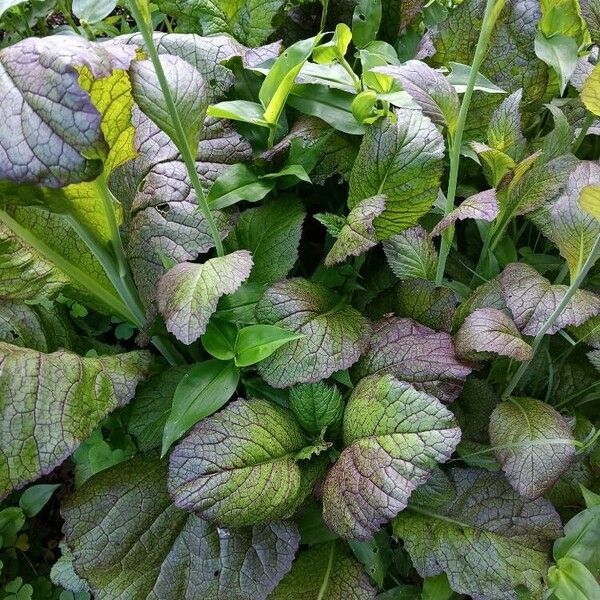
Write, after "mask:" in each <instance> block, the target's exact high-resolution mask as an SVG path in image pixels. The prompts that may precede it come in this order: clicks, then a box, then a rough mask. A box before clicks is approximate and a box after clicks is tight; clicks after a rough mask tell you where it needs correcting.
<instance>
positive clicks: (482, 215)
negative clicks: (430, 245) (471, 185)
mask: <svg viewBox="0 0 600 600" xmlns="http://www.w3.org/2000/svg"><path fill="white" fill-rule="evenodd" d="M497 216H498V202H497V200H496V190H493V189H492V190H486V191H484V192H479V193H478V194H473V195H472V196H469V197H468V198H466V199H465V200H463V201H462V202H461V203H460V206H458V208H455V209H454V210H453V211H451V212H450V213H448V214H447V215H446V216H445V217H444V218H443V219H442V220H441V221H440V222H439V223H438V224H437V225H436V226H435V227H434V228H433V230H432V231H431V236H432V237H435V236H436V235H440V234H441V233H442V231H445V230H446V229H448V227H452V226H453V225H454V224H455V223H456V221H462V220H464V219H478V220H479V221H488V222H489V221H493V220H494V219H495V218H496V217H497Z"/></svg>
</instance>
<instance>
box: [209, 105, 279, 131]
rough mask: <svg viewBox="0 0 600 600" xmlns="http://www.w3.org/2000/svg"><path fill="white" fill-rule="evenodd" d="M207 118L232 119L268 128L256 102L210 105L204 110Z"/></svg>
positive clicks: (262, 111) (262, 112)
mask: <svg viewBox="0 0 600 600" xmlns="http://www.w3.org/2000/svg"><path fill="white" fill-rule="evenodd" d="M206 114H207V115H208V116H209V117H217V118H219V119H232V120H233V121H242V122H243V123H250V124H252V125H259V126H261V127H268V126H269V123H268V122H267V121H266V120H265V118H264V110H263V107H262V106H261V105H260V104H258V102H250V101H249V100H228V101H226V102H219V103H218V104H212V105H211V106H209V107H208V109H207V110H206Z"/></svg>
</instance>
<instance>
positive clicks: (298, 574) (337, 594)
mask: <svg viewBox="0 0 600 600" xmlns="http://www.w3.org/2000/svg"><path fill="white" fill-rule="evenodd" d="M375 594H376V590H375V588H374V587H373V586H372V585H371V583H370V581H369V577H368V576H367V574H366V573H365V570H364V568H363V566H362V565H361V564H360V563H359V562H358V561H357V560H356V559H355V558H354V557H353V556H352V555H351V554H350V552H349V551H348V549H347V548H346V547H345V546H343V545H342V544H341V543H340V542H339V541H335V540H334V541H332V542H329V543H326V544H318V545H316V546H312V547H311V548H308V549H307V550H304V551H303V552H301V553H300V554H299V555H298V558H297V559H296V560H295V561H294V564H293V566H292V570H291V571H290V572H289V573H288V574H287V575H286V576H285V577H284V578H283V580H282V582H281V583H280V584H279V585H278V586H277V588H276V589H275V591H274V592H273V593H272V594H271V595H270V596H269V600H315V598H318V599H319V600H374V599H375Z"/></svg>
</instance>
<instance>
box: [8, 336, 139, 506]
mask: <svg viewBox="0 0 600 600" xmlns="http://www.w3.org/2000/svg"><path fill="white" fill-rule="evenodd" d="M149 361H150V356H149V355H148V354H146V353H145V352H129V353H127V354H115V355H112V356H100V357H98V358H82V357H80V356H77V355H76V354H73V353H71V352H66V351H62V350H61V351H58V352H54V353H52V354H44V353H42V352H38V351H36V350H29V349H28V348H20V347H18V346H13V345H11V344H6V343H4V342H0V398H2V399H3V401H2V402H1V403H0V417H1V419H0V446H1V447H2V453H1V454H0V497H4V496H6V494H7V493H8V492H10V491H11V489H14V488H20V487H22V486H23V485H24V484H25V483H27V482H29V481H33V480H34V479H37V478H38V477H39V476H40V475H44V474H47V473H49V472H50V471H52V469H54V468H55V467H56V466H58V465H59V464H61V463H62V462H63V461H64V460H65V459H66V458H67V457H68V456H69V455H70V454H71V453H72V452H73V451H74V450H75V449H76V448H77V446H79V444H80V443H81V442H82V441H83V440H85V439H86V438H87V437H88V436H89V435H90V434H91V433H92V431H93V430H94V429H95V428H96V427H97V425H98V423H99V422H100V420H101V419H102V418H103V417H105V416H106V415H107V414H108V413H109V412H110V411H112V410H114V409H115V408H117V407H118V406H122V405H124V404H126V403H127V402H129V400H131V399H132V398H133V395H134V393H135V387H136V385H137V384H138V382H139V381H140V380H142V379H143V378H144V377H145V376H146V374H147V372H148V366H149Z"/></svg>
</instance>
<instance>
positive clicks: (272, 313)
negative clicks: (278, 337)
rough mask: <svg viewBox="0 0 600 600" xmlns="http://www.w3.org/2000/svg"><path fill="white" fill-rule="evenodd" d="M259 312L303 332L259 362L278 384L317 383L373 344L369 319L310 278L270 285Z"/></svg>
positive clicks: (271, 381)
mask: <svg viewBox="0 0 600 600" xmlns="http://www.w3.org/2000/svg"><path fill="white" fill-rule="evenodd" d="M256 316H257V318H258V321H259V322H260V323H266V324H270V325H277V326H279V327H283V328H284V329H289V330H291V331H294V332H295V333H299V334H303V335H304V337H303V338H301V339H298V340H295V341H293V342H290V343H289V344H286V345H285V346H283V347H281V348H279V349H278V350H276V351H275V352H274V353H273V354H272V355H271V356H270V357H269V358H266V359H265V360H263V361H262V362H260V363H259V364H258V372H259V374H260V375H261V376H262V377H263V378H264V379H265V381H266V382H267V383H268V384H269V385H272V386H273V387H276V388H282V387H289V386H291V385H294V384H295V383H314V382H317V381H320V380H321V379H325V378H327V377H329V376H330V375H331V374H332V373H335V372H336V371H341V370H343V369H347V368H349V367H351V366H352V365H353V364H354V363H355V362H356V361H357V360H358V359H359V358H360V356H361V355H362V354H363V353H364V352H365V351H366V349H367V347H368V344H369V336H370V334H371V325H370V323H369V321H368V320H367V319H365V317H363V316H362V315H361V314H360V313H359V312H358V311H357V310H356V309H354V308H353V307H352V306H350V305H349V304H346V303H345V302H343V301H342V299H341V298H340V297H339V296H337V294H335V293H334V292H332V291H330V290H328V289H327V288H325V287H323V286H321V285H319V284H316V283H312V282H310V281H307V280H306V279H299V278H297V279H286V280H283V281H280V282H279V283H276V284H275V285H273V286H272V287H270V288H269V289H268V290H267V291H266V292H265V295H264V296H263V298H262V299H261V300H260V302H259V303H258V305H257V306H256Z"/></svg>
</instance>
